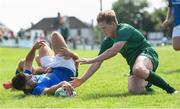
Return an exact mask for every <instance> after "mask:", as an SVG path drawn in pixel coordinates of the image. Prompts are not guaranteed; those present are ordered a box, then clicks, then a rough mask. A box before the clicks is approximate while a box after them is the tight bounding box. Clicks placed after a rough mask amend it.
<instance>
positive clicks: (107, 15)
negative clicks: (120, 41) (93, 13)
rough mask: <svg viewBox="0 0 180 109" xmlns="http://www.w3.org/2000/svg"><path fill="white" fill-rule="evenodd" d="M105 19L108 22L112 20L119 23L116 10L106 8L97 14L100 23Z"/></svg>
mask: <svg viewBox="0 0 180 109" xmlns="http://www.w3.org/2000/svg"><path fill="white" fill-rule="evenodd" d="M103 21H105V22H106V23H108V24H109V23H112V22H115V23H118V21H117V18H116V14H115V12H114V10H106V11H102V12H100V13H99V14H98V16H97V22H98V23H100V22H103Z"/></svg>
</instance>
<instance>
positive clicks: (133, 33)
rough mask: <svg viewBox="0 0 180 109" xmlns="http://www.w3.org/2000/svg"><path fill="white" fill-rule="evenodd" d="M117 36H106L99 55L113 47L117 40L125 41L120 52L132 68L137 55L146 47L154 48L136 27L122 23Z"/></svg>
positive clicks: (118, 27)
mask: <svg viewBox="0 0 180 109" xmlns="http://www.w3.org/2000/svg"><path fill="white" fill-rule="evenodd" d="M116 32H117V33H116V37H115V38H109V37H108V38H106V39H105V40H104V41H103V43H102V45H101V49H100V52H99V55H100V54H101V53H103V52H104V51H106V50H107V49H109V48H110V47H112V45H113V44H114V43H116V42H120V41H125V42H126V44H125V45H124V46H123V48H122V49H121V50H119V53H121V55H122V56H123V57H124V58H125V59H126V61H127V63H128V65H130V67H131V68H132V66H133V65H134V62H135V60H136V58H137V56H138V55H139V54H140V53H141V52H142V51H143V50H145V49H150V50H153V48H152V46H151V45H150V44H149V43H148V42H147V40H146V39H145V37H144V36H143V34H142V33H141V32H140V31H138V30H137V29H135V28H134V27H132V26H130V25H128V24H125V23H121V24H119V25H118V26H117V31H116Z"/></svg>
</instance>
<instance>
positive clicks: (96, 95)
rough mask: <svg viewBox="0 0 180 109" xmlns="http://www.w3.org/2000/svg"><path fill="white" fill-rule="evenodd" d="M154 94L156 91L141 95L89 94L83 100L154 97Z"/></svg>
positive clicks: (126, 93)
mask: <svg viewBox="0 0 180 109" xmlns="http://www.w3.org/2000/svg"><path fill="white" fill-rule="evenodd" d="M152 94H154V90H151V91H147V92H144V93H141V94H131V93H128V92H125V93H110V94H109V93H89V94H87V95H85V96H84V97H83V100H91V99H99V98H107V97H111V98H112V97H113V98H123V97H124V98H125V97H129V96H141V95H152Z"/></svg>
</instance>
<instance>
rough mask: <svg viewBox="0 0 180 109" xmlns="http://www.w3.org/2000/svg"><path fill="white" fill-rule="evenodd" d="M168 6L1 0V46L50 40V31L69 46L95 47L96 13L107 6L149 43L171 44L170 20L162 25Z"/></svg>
mask: <svg viewBox="0 0 180 109" xmlns="http://www.w3.org/2000/svg"><path fill="white" fill-rule="evenodd" d="M167 7H168V2H167V0H0V47H18V48H30V47H32V45H33V43H34V42H35V41H37V40H46V41H47V43H50V40H49V39H50V38H49V37H50V34H51V32H52V31H58V32H60V33H61V34H62V35H63V36H64V38H65V40H66V42H67V43H68V45H69V46H70V48H73V49H98V48H99V45H100V43H101V42H102V40H103V38H104V36H103V34H101V33H100V31H99V29H98V27H97V22H96V16H97V14H98V13H99V12H100V11H102V10H109V9H113V10H114V11H115V12H116V15H117V18H118V21H119V23H128V24H130V25H132V26H134V27H136V28H137V29H139V30H140V31H141V32H142V33H143V34H144V36H145V37H146V38H147V39H148V41H149V42H150V43H151V44H152V45H154V46H165V45H170V44H171V31H172V27H173V23H170V24H172V25H169V26H168V28H167V29H163V28H162V27H161V23H162V22H163V21H164V19H165V16H166V12H167ZM172 20H173V19H172ZM172 20H171V22H172Z"/></svg>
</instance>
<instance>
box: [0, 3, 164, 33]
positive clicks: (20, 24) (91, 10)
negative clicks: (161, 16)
mask: <svg viewBox="0 0 180 109" xmlns="http://www.w3.org/2000/svg"><path fill="white" fill-rule="evenodd" d="M102 1H103V2H102V9H103V10H108V9H111V8H112V3H113V2H114V1H117V0H102ZM148 1H150V6H151V8H149V11H152V9H154V8H159V7H163V6H165V5H166V4H162V2H161V0H148ZM99 11H100V0H0V22H1V23H3V24H5V25H6V26H7V27H9V28H10V29H12V30H13V31H14V32H17V31H19V29H20V28H25V29H27V28H29V27H30V26H31V23H34V24H35V23H37V22H38V21H40V20H41V19H43V18H47V17H56V16H57V13H58V12H60V13H61V15H67V16H75V17H77V18H79V19H80V20H82V21H83V22H86V23H90V22H91V21H92V20H94V21H95V19H96V16H97V14H98V12H99Z"/></svg>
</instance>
